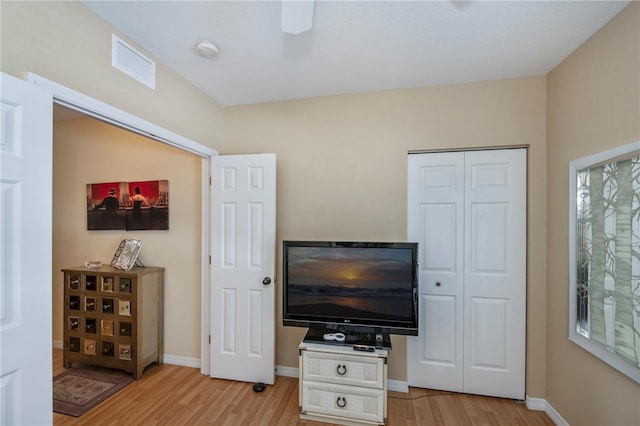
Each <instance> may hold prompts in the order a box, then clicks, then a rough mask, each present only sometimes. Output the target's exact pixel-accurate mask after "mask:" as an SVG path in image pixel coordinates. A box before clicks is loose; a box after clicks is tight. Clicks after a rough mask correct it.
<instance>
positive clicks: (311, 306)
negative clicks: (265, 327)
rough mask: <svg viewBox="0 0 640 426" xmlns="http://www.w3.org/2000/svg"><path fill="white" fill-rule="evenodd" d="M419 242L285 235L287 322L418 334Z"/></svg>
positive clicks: (284, 306) (285, 301)
mask: <svg viewBox="0 0 640 426" xmlns="http://www.w3.org/2000/svg"><path fill="white" fill-rule="evenodd" d="M416 259H417V243H369V242H319V241H312V242H309V241H284V243H283V276H284V279H283V298H284V300H283V302H284V303H283V310H284V312H283V321H284V325H297V326H305V327H310V328H318V327H325V328H329V329H331V328H333V329H335V328H337V327H339V326H341V328H343V329H344V330H345V331H358V330H362V329H364V328H366V329H371V330H379V331H381V332H385V333H397V334H413V335H416V334H417V302H416V294H417V278H416V277H417V275H416V272H417V271H416V263H417V262H416Z"/></svg>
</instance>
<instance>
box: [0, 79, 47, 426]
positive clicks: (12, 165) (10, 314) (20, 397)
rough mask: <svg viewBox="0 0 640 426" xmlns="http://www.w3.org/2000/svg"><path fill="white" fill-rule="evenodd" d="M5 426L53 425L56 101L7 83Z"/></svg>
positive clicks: (2, 273) (3, 148)
mask: <svg viewBox="0 0 640 426" xmlns="http://www.w3.org/2000/svg"><path fill="white" fill-rule="evenodd" d="M0 89H1V91H0V98H1V103H2V120H1V124H0V185H1V189H0V234H1V238H0V240H1V242H0V254H1V259H0V351H1V353H0V359H1V362H0V364H1V370H2V371H1V373H0V399H1V410H0V424H2V425H40V424H50V423H51V422H52V409H53V402H52V364H51V359H52V350H51V348H52V346H51V280H52V276H51V220H52V219H51V217H52V206H51V201H52V195H51V191H52V184H51V176H52V158H53V157H52V152H51V150H52V114H53V112H52V105H53V102H52V96H51V93H48V92H47V91H45V90H43V89H41V88H37V87H35V86H32V85H29V84H28V83H26V82H25V81H23V80H19V79H17V78H15V77H11V76H9V75H6V74H2V75H1V77H0Z"/></svg>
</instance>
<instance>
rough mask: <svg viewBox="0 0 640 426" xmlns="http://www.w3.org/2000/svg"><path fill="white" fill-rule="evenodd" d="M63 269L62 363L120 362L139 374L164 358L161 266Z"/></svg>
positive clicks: (120, 366) (106, 364) (116, 365)
mask: <svg viewBox="0 0 640 426" xmlns="http://www.w3.org/2000/svg"><path fill="white" fill-rule="evenodd" d="M62 272H63V273H64V304H65V307H64V352H63V362H64V366H65V368H69V367H71V365H72V363H73V362H81V363H83V364H91V365H98V366H102V367H110V368H118V369H122V370H125V371H127V372H130V373H133V377H134V378H135V379H138V378H139V377H141V376H142V371H143V370H144V368H145V367H147V366H148V365H149V364H152V363H154V362H156V363H158V364H162V353H163V340H162V333H163V326H164V324H163V305H164V299H163V284H164V268H156V267H146V268H139V267H134V268H132V269H131V270H130V271H120V270H117V269H113V268H111V267H107V266H103V267H101V268H99V269H88V268H85V267H75V268H68V269H63V270H62Z"/></svg>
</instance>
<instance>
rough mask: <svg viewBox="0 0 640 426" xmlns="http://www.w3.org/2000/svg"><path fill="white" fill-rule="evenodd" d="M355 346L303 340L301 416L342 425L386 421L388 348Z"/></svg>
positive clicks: (306, 418) (382, 422) (301, 355)
mask: <svg viewBox="0 0 640 426" xmlns="http://www.w3.org/2000/svg"><path fill="white" fill-rule="evenodd" d="M320 331H323V330H320ZM334 332H336V331H335V330H334ZM316 334H318V333H311V335H312V336H315V335H316ZM322 334H324V333H320V339H322ZM308 336H309V334H307V337H308ZM387 338H388V335H387ZM374 340H375V337H374ZM353 346H354V344H353V343H351V344H346V343H341V344H338V345H336V344H328V343H324V342H322V343H316V342H310V341H308V340H307V338H306V337H305V339H304V340H303V341H302V343H300V346H299V350H300V361H299V362H300V370H299V371H300V384H299V386H300V391H299V395H300V401H299V404H300V418H301V419H303V420H315V421H320V422H326V423H333V424H343V425H378V426H380V425H384V424H385V423H386V420H387V357H388V356H389V351H388V350H386V349H375V348H373V349H372V350H371V351H358V350H354V349H353Z"/></svg>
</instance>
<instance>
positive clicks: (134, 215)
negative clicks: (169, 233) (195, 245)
mask: <svg viewBox="0 0 640 426" xmlns="http://www.w3.org/2000/svg"><path fill="white" fill-rule="evenodd" d="M87 229H88V230H123V229H124V230H127V231H133V230H168V229H169V181H168V180H152V181H139V182H106V183H91V184H88V185H87Z"/></svg>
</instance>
